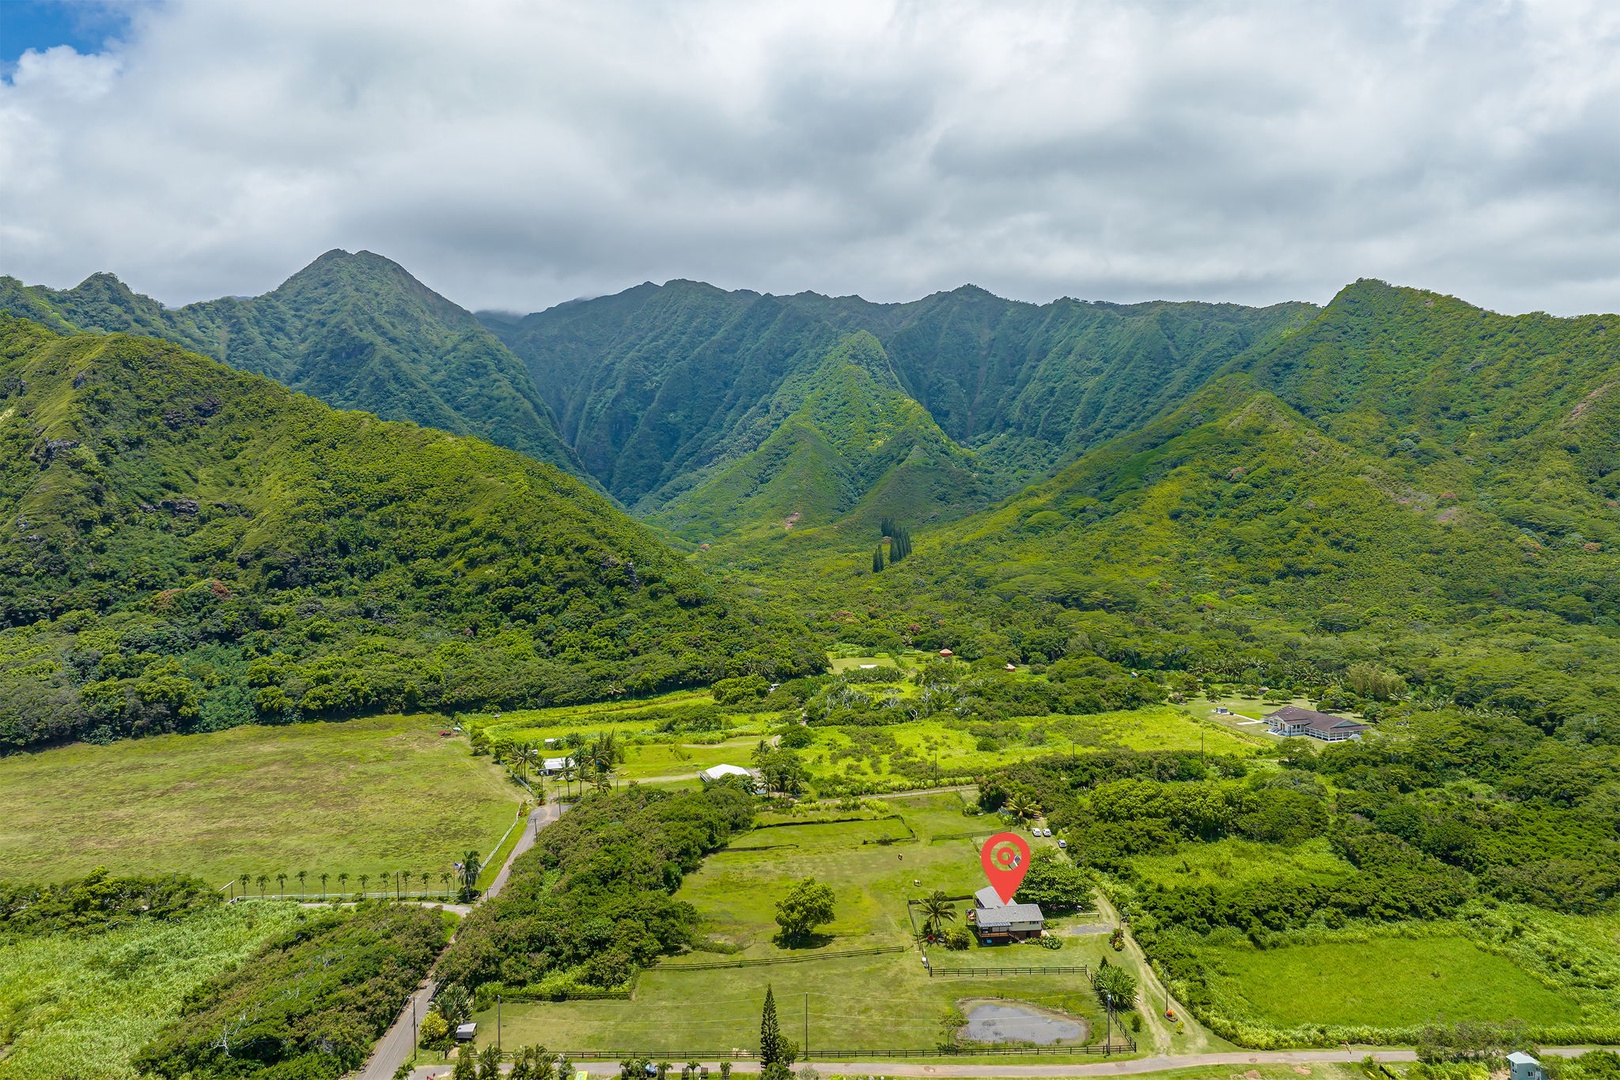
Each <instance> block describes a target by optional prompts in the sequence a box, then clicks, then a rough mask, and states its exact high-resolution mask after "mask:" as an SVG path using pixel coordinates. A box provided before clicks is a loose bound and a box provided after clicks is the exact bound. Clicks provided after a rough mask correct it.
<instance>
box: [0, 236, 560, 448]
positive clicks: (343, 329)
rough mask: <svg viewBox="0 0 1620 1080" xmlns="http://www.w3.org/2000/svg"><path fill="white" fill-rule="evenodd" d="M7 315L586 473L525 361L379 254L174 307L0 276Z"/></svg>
mask: <svg viewBox="0 0 1620 1080" xmlns="http://www.w3.org/2000/svg"><path fill="white" fill-rule="evenodd" d="M0 310H6V311H10V312H11V313H13V314H15V315H18V316H22V317H24V318H29V319H34V320H36V321H38V322H40V323H43V324H44V325H46V326H49V327H51V328H53V329H56V330H58V331H60V332H64V333H67V332H72V331H74V330H84V331H95V332H113V331H125V332H129V333H138V334H148V335H151V336H154V337H162V338H167V339H168V340H170V341H174V342H177V343H179V344H181V345H184V346H185V347H186V348H188V349H191V350H193V351H194V352H200V353H203V354H204V355H207V356H211V357H213V358H214V359H216V360H220V361H222V362H224V363H227V364H229V365H231V366H232V367H236V368H240V369H242V370H244V371H252V372H256V373H258V374H261V375H268V376H269V377H270V378H272V379H275V380H276V381H277V382H279V383H281V384H282V385H284V386H290V387H292V388H293V389H295V390H299V391H302V392H304V393H307V394H311V395H313V396H315V397H318V398H320V399H321V400H322V401H324V402H326V403H327V404H329V405H332V406H334V407H337V408H345V409H364V410H365V411H367V412H373V413H376V414H377V415H378V416H380V417H382V418H383V419H388V420H414V421H415V422H417V423H419V424H422V425H424V426H427V427H436V428H439V429H441V430H443V431H449V432H454V433H456V434H460V435H475V436H477V437H479V438H482V439H485V440H488V441H490V442H494V443H496V444H498V445H501V446H506V447H510V448H511V449H514V450H521V451H523V452H524V453H526V454H530V455H532V456H534V457H537V458H539V459H540V460H542V461H547V462H550V463H552V464H554V465H557V466H559V467H562V468H566V469H570V470H572V471H575V472H579V471H580V469H579V464H578V462H577V461H576V460H575V459H574V457H573V455H572V453H571V452H570V451H569V450H568V448H567V447H566V446H565V445H563V443H562V440H561V439H560V438H559V437H558V435H557V427H556V420H555V418H554V417H552V415H551V413H550V410H549V409H548V408H547V407H546V404H545V402H544V400H543V399H542V398H541V396H540V394H539V392H538V391H537V390H536V389H535V386H534V383H533V381H532V380H531V379H530V377H529V374H528V371H527V369H526V368H525V367H524V366H523V364H522V363H521V362H520V361H519V360H518V359H517V358H516V357H514V356H513V355H512V354H511V353H510V352H508V351H507V350H506V348H504V347H503V346H502V345H501V343H500V342H499V341H497V340H496V339H495V337H494V336H493V335H491V334H490V333H489V331H488V330H486V329H485V328H484V327H483V325H482V324H480V323H479V322H478V321H477V320H476V319H475V318H473V316H472V315H471V314H469V313H468V312H466V311H464V310H463V309H461V308H459V307H457V306H456V305H455V304H453V303H451V302H450V301H449V300H446V299H445V298H444V297H442V296H440V295H438V294H437V293H435V292H433V291H432V290H431V289H429V288H427V287H426V286H424V285H423V284H422V283H421V282H419V281H417V280H416V279H415V278H413V277H411V275H410V274H409V273H407V272H406V271H405V270H404V268H403V267H401V266H399V265H398V264H397V263H393V262H391V261H389V260H388V259H385V258H383V257H382V256H380V255H374V254H372V253H371V252H369V251H361V252H357V253H355V254H350V253H348V252H345V251H329V252H327V253H326V254H325V255H322V256H321V257H320V258H319V259H317V260H315V262H314V263H312V264H310V265H309V266H307V267H305V268H304V269H303V270H301V271H299V272H298V273H297V274H294V275H293V276H292V277H291V278H288V279H287V281H285V282H284V283H282V285H281V286H280V287H279V288H277V289H276V290H275V291H273V292H269V293H266V294H264V295H263V296H257V297H250V298H246V299H238V298H234V297H227V298H224V299H220V300H210V301H206V302H203V303H197V304H188V305H187V306H185V307H182V308H177V309H173V310H170V309H168V308H165V307H163V306H162V305H161V304H159V303H157V302H156V301H155V300H152V299H150V298H149V297H145V296H140V295H138V294H136V293H134V292H131V291H130V289H129V288H128V287H127V286H125V285H124V284H123V283H122V282H120V281H119V280H118V279H117V278H115V277H113V276H112V275H110V274H96V275H94V276H92V277H90V278H87V279H86V280H85V281H84V282H83V283H82V284H81V285H79V286H78V287H77V288H74V289H69V290H65V291H59V290H54V289H47V288H45V287H43V286H37V285H36V286H25V285H22V284H21V283H20V282H18V281H17V280H16V279H15V278H0Z"/></svg>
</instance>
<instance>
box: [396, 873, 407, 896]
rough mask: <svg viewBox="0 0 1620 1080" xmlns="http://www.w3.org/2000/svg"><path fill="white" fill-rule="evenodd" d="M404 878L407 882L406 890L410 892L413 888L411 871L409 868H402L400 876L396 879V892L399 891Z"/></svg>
mask: <svg viewBox="0 0 1620 1080" xmlns="http://www.w3.org/2000/svg"><path fill="white" fill-rule="evenodd" d="M402 880H403V881H404V882H405V891H406V892H409V891H410V888H411V872H410V871H409V870H401V871H400V872H399V877H397V878H395V879H394V891H395V892H396V893H398V892H399V883H400V881H402Z"/></svg>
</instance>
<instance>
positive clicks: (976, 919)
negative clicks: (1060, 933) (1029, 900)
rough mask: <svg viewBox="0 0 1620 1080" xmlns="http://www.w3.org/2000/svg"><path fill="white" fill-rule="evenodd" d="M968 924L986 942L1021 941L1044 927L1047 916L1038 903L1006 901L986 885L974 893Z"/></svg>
mask: <svg viewBox="0 0 1620 1080" xmlns="http://www.w3.org/2000/svg"><path fill="white" fill-rule="evenodd" d="M967 921H968V925H969V926H971V927H972V928H973V932H974V933H975V934H977V935H978V936H979V941H980V942H982V943H983V944H985V945H996V944H1001V943H1005V942H1009V941H1024V940H1026V939H1028V938H1036V937H1040V936H1041V934H1043V933H1044V932H1045V931H1046V916H1045V915H1043V914H1042V913H1041V905H1039V904H1005V903H1002V900H1001V897H1000V896H998V895H997V894H996V890H994V889H992V888H990V887H989V886H985V887H984V888H982V889H980V890H979V891H978V892H976V893H974V894H973V910H972V911H970V912H968V913H967Z"/></svg>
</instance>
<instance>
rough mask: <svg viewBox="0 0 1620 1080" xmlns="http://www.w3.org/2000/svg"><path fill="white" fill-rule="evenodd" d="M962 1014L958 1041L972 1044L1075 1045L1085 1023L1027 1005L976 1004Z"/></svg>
mask: <svg viewBox="0 0 1620 1080" xmlns="http://www.w3.org/2000/svg"><path fill="white" fill-rule="evenodd" d="M964 1011H965V1013H966V1015H967V1023H966V1024H965V1025H964V1026H963V1028H962V1037H963V1038H964V1039H968V1040H970V1041H972V1042H982V1043H1015V1042H1021V1043H1035V1044H1037V1045H1039V1046H1052V1045H1054V1044H1056V1043H1068V1042H1078V1041H1079V1040H1081V1039H1083V1038H1084V1037H1085V1035H1086V1023H1085V1021H1083V1020H1077V1019H1075V1018H1073V1017H1068V1016H1063V1015H1061V1014H1058V1013H1049V1012H1045V1011H1043V1010H1040V1009H1037V1008H1035V1007H1034V1006H1030V1005H1013V1004H1009V1003H1007V1002H1000V1001H998V1002H979V1003H977V1004H971V1005H968V1006H967V1007H966V1009H965V1010H964Z"/></svg>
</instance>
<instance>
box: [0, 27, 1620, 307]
mask: <svg viewBox="0 0 1620 1080" xmlns="http://www.w3.org/2000/svg"><path fill="white" fill-rule="evenodd" d="M1617 44H1620V13H1617V12H1615V11H1614V10H1613V9H1612V8H1609V7H1607V6H1605V5H1601V4H1598V3H1583V2H1579V0H1569V2H1563V3H1547V4H1535V5H1529V4H1513V3H1504V4H1493V5H1477V4H1451V3H1435V2H1431V3H1424V4H1415V5H1414V4H1394V3H1371V4H1368V3H1340V4H1335V5H1331V6H1328V5H1308V6H1306V5H1294V4H1286V3H1281V2H1276V3H1266V2H1254V3H1243V4H1225V5H1185V4H1179V3H1163V4H1135V3H1130V4H1128V3H1123V2H1099V3H1090V4H1083V5H1051V4H988V3H986V4H972V3H951V4H942V5H941V4H910V3H892V4H873V3H865V2H850V3H814V4H811V3H797V4H795V3H786V4H772V5H754V4H744V3H721V2H709V3H689V4H679V5H673V4H672V5H658V6H653V5H647V4H633V3H611V2H610V3H601V4H592V5H585V6H578V5H576V6H564V5H560V4H551V3H546V4H517V3H496V2H482V3H474V4H466V5H457V6H455V7H454V8H447V7H445V6H444V5H442V4H436V3H425V2H417V0H400V2H397V3H390V4H387V5H351V4H343V5H334V4H331V3H326V2H315V0H271V2H255V0H241V2H235V3H231V4H216V3H207V2H193V0H173V2H169V3H164V4H158V5H152V6H149V7H141V8H139V9H137V10H136V14H135V16H134V20H133V22H132V23H131V24H130V25H129V26H128V27H127V29H126V30H125V31H124V32H122V33H121V34H120V35H119V40H117V41H114V42H111V43H109V45H108V46H107V48H106V49H105V50H104V51H102V52H98V53H92V54H89V55H85V54H81V53H79V52H75V51H74V50H73V49H71V48H69V47H66V46H63V47H58V48H55V49H51V50H48V51H45V52H29V53H26V54H24V55H23V56H22V58H21V59H20V60H19V61H18V63H17V64H16V66H15V68H14V70H13V71H12V73H11V75H10V77H9V79H8V80H7V81H5V82H3V83H0V162H3V166H4V167H3V170H0V172H3V175H4V177H5V179H4V180H3V181H0V185H3V186H0V201H3V206H4V214H3V215H0V270H3V271H5V272H9V273H13V274H16V275H18V276H19V277H22V278H24V279H25V280H30V281H45V282H47V283H50V284H54V285H69V284H73V283H74V282H76V281H77V280H79V279H80V278H82V277H83V276H84V275H86V274H88V273H90V272H91V271H94V270H99V269H111V270H115V271H116V272H118V273H119V274H120V275H121V276H123V277H124V278H126V280H129V281H130V282H131V283H132V284H133V285H134V286H135V287H137V288H138V289H140V290H142V291H145V292H149V293H152V294H154V295H157V296H159V297H160V298H162V299H164V300H165V301H168V302H171V303H177V302H183V301H187V300H193V299H198V298H201V297H205V296H213V295H218V293H219V292H221V291H229V292H233V293H257V292H262V291H264V290H266V289H267V288H269V287H271V286H273V285H274V284H275V283H276V282H277V281H279V280H281V279H282V278H283V277H285V276H286V274H287V273H288V272H289V271H290V270H291V269H293V268H294V267H296V266H298V265H301V264H302V263H303V262H305V261H307V259H308V257H309V254H310V253H311V252H314V251H320V250H324V249H327V248H331V247H335V246H341V247H346V248H350V249H356V248H369V249H371V250H376V251H381V252H383V253H386V254H388V255H390V256H391V257H394V258H397V259H400V260H402V261H404V262H406V263H407V264H408V265H411V266H412V267H413V268H420V269H421V271H422V276H423V277H424V279H425V280H426V281H427V283H428V284H429V285H431V286H432V287H433V288H435V289H438V290H439V291H441V292H443V293H445V294H446V295H448V296H450V297H452V298H454V299H455V300H457V301H459V302H461V303H463V304H466V305H469V306H485V307H503V308H510V309H515V310H532V309H535V308H537V307H541V306H544V305H546V304H549V303H552V302H555V301H558V300H562V299H566V298H568V297H571V296H576V295H581V294H594V293H600V292H606V291H613V290H616V289H618V288H622V287H624V286H626V285H629V284H634V283H635V282H637V281H641V280H644V279H648V278H651V279H655V280H664V279H666V278H669V277H676V276H682V277H691V278H701V279H705V280H711V281H714V282H716V283H718V284H721V285H724V286H728V287H737V286H747V287H751V288H758V289H769V290H773V291H779V292H791V291H795V290H798V289H804V288H811V289H817V290H820V291H824V292H835V293H837V292H860V293H862V294H863V295H867V296H871V297H874V298H878V299H898V298H906V297H912V296H915V295H918V294H919V293H922V292H926V291H929V290H932V289H939V288H949V287H951V286H954V285H957V284H960V283H961V282H963V281H968V280H971V281H974V282H976V283H978V284H981V285H984V286H985V287H987V288H990V289H992V290H994V291H996V292H998V293H1002V294H1004V295H1012V296H1015V297H1020V298H1027V299H1037V300H1039V299H1047V298H1050V297H1052V296H1055V295H1060V294H1070V295H1077V296H1084V297H1099V298H1107V299H1118V300H1134V299H1141V298H1146V297H1172V298H1174V297H1199V298H1205V299H1234V300H1242V301H1247V302H1270V301H1275V300H1280V299H1288V298H1300V299H1312V300H1318V301H1320V300H1325V299H1326V298H1327V297H1328V296H1329V295H1331V293H1332V291H1333V290H1334V288H1335V287H1336V286H1338V285H1340V284H1342V283H1343V282H1345V281H1347V280H1351V279H1354V278H1356V277H1360V276H1378V277H1383V278H1388V279H1392V280H1396V281H1405V282H1411V283H1414V284H1421V285H1424V286H1426V287H1430V288H1437V289H1441V290H1445V291H1451V292H1456V293H1460V294H1462V295H1465V296H1467V297H1468V298H1470V299H1472V300H1475V301H1478V302H1483V303H1485V304H1487V305H1490V306H1493V307H1497V308H1501V309H1503V310H1508V311H1519V310H1527V309H1533V308H1545V309H1547V310H1551V311H1554V312H1575V311H1587V310H1596V309H1610V310H1612V309H1613V307H1614V300H1613V297H1614V296H1615V295H1616V294H1617V293H1620V270H1617V268H1616V262H1615V259H1614V252H1615V251H1616V250H1617V248H1620V199H1617V198H1616V195H1617V189H1620V176H1617V166H1616V161H1617V154H1616V150H1617V147H1616V134H1615V128H1614V123H1613V118H1614V116H1615V115H1616V112H1617V109H1620V68H1617V67H1616V66H1615V65H1614V64H1613V63H1612V59H1613V56H1614V55H1615V51H1616V45H1617Z"/></svg>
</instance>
